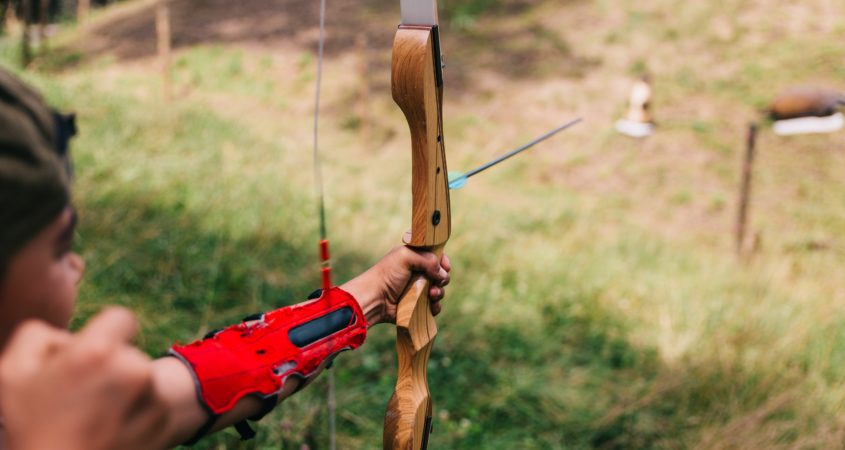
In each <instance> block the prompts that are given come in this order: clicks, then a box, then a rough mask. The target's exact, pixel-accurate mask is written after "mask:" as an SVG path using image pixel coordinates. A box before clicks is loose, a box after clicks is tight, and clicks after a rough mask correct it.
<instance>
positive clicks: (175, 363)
mask: <svg viewBox="0 0 845 450" xmlns="http://www.w3.org/2000/svg"><path fill="white" fill-rule="evenodd" d="M153 380H154V383H155V389H156V391H157V393H158V394H159V395H160V396H161V397H162V398H163V399H164V401H165V402H166V403H167V405H168V407H169V408H170V416H169V419H168V422H167V425H166V426H165V429H164V430H163V433H164V434H165V435H167V436H169V439H168V443H169V445H170V446H177V445H179V444H183V443H185V442H187V441H188V440H189V439H191V438H193V437H194V435H195V434H196V433H197V430H199V429H200V428H201V427H202V426H203V425H205V423H206V422H207V421H208V412H206V410H205V409H204V408H203V407H202V406H201V405H200V400H199V397H198V396H197V389H196V384H195V382H194V379H193V375H192V374H191V372H190V371H189V370H188V368H187V367H186V366H185V365H184V364H183V363H182V362H181V361H179V360H178V359H176V358H171V357H165V358H160V359H158V360H156V361H154V362H153ZM298 386H299V381H298V380H291V382H290V383H286V384H285V390H284V391H283V392H281V393H280V395H279V402H281V401H282V400H284V399H285V398H287V397H289V396H290V395H291V394H293V392H294V391H295V390H296V388H297V387H298ZM261 408H262V403H261V401H259V400H258V399H256V398H254V397H246V398H244V399H242V400H241V401H239V402H238V403H237V405H236V406H235V407H234V408H233V409H232V410H231V411H229V412H227V413H226V414H224V415H222V416H220V417H219V418H218V419H217V421H216V422H215V424H214V426H213V427H212V429H211V432H215V431H218V430H221V429H223V428H226V427H230V426H232V425H234V424H235V423H238V422H240V421H242V420H245V419H247V418H249V417H253V416H255V415H256V414H258V413H259V412H261Z"/></svg>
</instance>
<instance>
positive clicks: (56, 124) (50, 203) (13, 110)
mask: <svg viewBox="0 0 845 450" xmlns="http://www.w3.org/2000/svg"><path fill="white" fill-rule="evenodd" d="M75 131H76V128H75V123H74V122H73V119H72V118H69V117H67V116H63V115H60V114H57V113H55V112H54V111H52V110H51V109H50V108H49V107H48V106H47V105H46V103H45V102H44V100H43V99H42V98H41V96H40V95H39V94H38V93H37V92H36V91H35V90H34V89H32V88H30V87H29V86H27V85H26V84H25V83H23V82H22V81H20V80H19V79H18V78H16V77H15V76H13V75H12V74H10V73H9V72H7V71H5V70H2V69H0V279H2V276H4V275H5V270H6V269H7V268H8V267H7V266H8V264H9V261H10V260H11V258H12V257H13V256H14V255H15V253H17V251H18V250H20V248H21V247H23V246H24V245H25V244H26V243H27V242H29V241H30V240H31V239H32V238H33V237H34V236H35V235H36V234H37V233H38V232H40V231H41V230H42V229H43V228H44V227H45V226H47V225H48V224H49V223H50V222H52V221H53V220H55V218H56V217H57V216H58V215H59V214H60V213H61V212H62V210H63V209H64V208H65V207H67V206H68V205H69V204H70V197H71V196H70V164H69V159H68V152H67V143H68V140H69V139H70V137H71V136H73V134H75Z"/></svg>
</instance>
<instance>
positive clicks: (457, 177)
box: [449, 172, 468, 189]
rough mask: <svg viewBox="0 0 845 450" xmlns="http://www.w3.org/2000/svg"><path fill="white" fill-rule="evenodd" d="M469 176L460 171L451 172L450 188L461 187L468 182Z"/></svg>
mask: <svg viewBox="0 0 845 450" xmlns="http://www.w3.org/2000/svg"><path fill="white" fill-rule="evenodd" d="M467 179H468V177H467V176H466V175H464V174H462V173H460V172H449V189H460V188H462V187H464V186H466V184H467Z"/></svg>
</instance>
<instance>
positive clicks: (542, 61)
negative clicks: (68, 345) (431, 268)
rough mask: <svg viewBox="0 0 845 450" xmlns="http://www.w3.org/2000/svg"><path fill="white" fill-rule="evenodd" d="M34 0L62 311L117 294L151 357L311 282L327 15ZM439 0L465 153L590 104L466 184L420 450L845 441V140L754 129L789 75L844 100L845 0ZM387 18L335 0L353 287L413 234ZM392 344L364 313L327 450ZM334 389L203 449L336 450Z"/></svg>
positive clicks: (354, 441)
mask: <svg viewBox="0 0 845 450" xmlns="http://www.w3.org/2000/svg"><path fill="white" fill-rule="evenodd" d="M31 1H32V2H35V3H38V4H37V5H35V4H32V3H30V2H31ZM24 2H25V3H24V4H22V5H20V4H16V3H12V4H11V5H7V6H8V7H7V8H5V10H4V13H5V20H4V21H3V23H4V25H3V27H4V34H3V37H2V40H0V64H2V66H3V67H4V68H7V69H9V70H12V71H14V72H16V73H18V74H20V75H21V76H22V77H24V78H25V79H26V80H27V81H29V82H30V83H32V84H34V85H35V86H37V87H38V88H39V89H40V90H42V92H44V93H45V95H46V96H47V98H48V99H49V101H50V102H51V103H52V104H54V105H56V106H58V107H60V108H61V109H63V110H67V111H75V112H76V113H77V115H78V123H79V129H80V133H79V137H78V138H77V139H76V140H75V142H74V144H73V150H72V152H73V153H72V154H73V155H74V160H75V164H76V185H75V192H74V195H75V202H76V205H77V206H78V208H79V210H80V215H81V227H80V229H79V236H78V245H79V249H80V251H81V252H82V253H83V255H84V256H85V258H86V260H87V262H88V273H87V277H86V281H85V283H84V286H83V288H82V292H81V295H80V301H79V306H78V315H77V322H76V323H77V326H78V325H79V324H81V323H83V322H84V321H85V320H86V319H87V318H88V317H90V316H91V314H93V313H94V312H96V311H97V310H98V309H99V308H101V307H102V305H105V304H121V305H126V306H128V307H130V308H132V309H133V310H134V311H136V312H137V313H138V315H139V318H140V320H141V322H142V325H143V334H142V341H141V345H142V347H143V348H144V349H146V350H147V351H148V352H149V353H150V354H151V355H160V354H162V353H163V352H164V351H165V350H166V349H167V348H168V347H169V346H170V344H171V343H172V342H174V341H181V342H186V341H190V340H193V339H195V338H197V337H199V336H201V335H202V334H203V333H205V332H206V331H208V330H211V329H214V328H218V327H221V326H223V325H226V324H229V323H233V322H236V321H239V320H240V319H241V318H242V317H243V316H245V315H247V314H249V313H252V312H255V311H260V310H267V309H271V308H276V307H279V306H283V305H287V304H292V303H295V302H298V301H300V300H301V299H303V298H304V297H305V296H306V295H307V294H308V293H309V292H310V291H312V290H313V289H314V288H316V287H317V286H318V285H319V270H318V267H319V266H318V262H317V226H318V224H317V213H316V211H317V203H316V200H315V195H314V188H313V179H312V161H311V158H312V155H311V146H312V141H311V133H312V126H313V125H312V120H313V119H312V114H313V110H314V89H315V82H316V62H317V58H316V50H317V41H318V35H319V29H318V24H319V2H317V1H315V0H263V1H258V0H239V1H237V2H232V1H222V0H172V1H170V2H168V3H160V2H159V1H158V0H126V1H119V2H107V3H108V4H100V3H98V2H93V3H92V4H88V3H87V2H86V0H80V2H86V3H85V4H78V3H77V2H75V1H69V0H51V1H48V2H44V3H40V2H39V1H36V0H24ZM102 3H106V2H102ZM439 3H440V5H439V6H440V14H441V25H442V47H443V52H444V54H445V60H446V63H447V68H446V72H445V105H444V120H445V123H444V126H445V137H446V148H447V154H448V161H449V168H450V169H451V170H467V169H470V168H472V167H475V166H477V165H479V164H481V163H483V162H485V161H487V160H489V159H491V158H492V157H494V156H498V155H500V154H502V153H504V152H505V151H507V150H509V149H511V148H513V147H516V146H517V145H520V144H522V143H524V142H526V141H528V140H530V139H531V138H532V137H534V136H536V135H539V134H541V133H543V132H545V131H547V130H548V129H551V128H553V127H555V126H557V125H560V124H562V123H564V122H566V121H568V120H570V119H573V118H575V117H584V122H583V123H582V124H579V125H577V126H576V127H574V128H572V129H571V130H567V131H566V132H564V133H563V134H561V135H559V136H557V137H555V138H554V139H553V140H551V141H549V142H547V143H544V144H541V146H538V147H537V148H536V149H534V150H531V151H530V152H528V153H525V154H523V155H520V156H518V157H517V158H515V159H513V160H510V161H508V162H507V163H505V164H503V165H500V166H497V167H496V168H495V169H491V170H489V171H487V172H484V173H483V174H480V175H479V176H477V177H475V178H473V179H472V182H471V183H470V184H469V185H468V186H467V187H466V188H464V189H462V190H460V191H455V192H453V193H452V211H453V226H452V229H453V233H452V238H451V240H450V243H449V246H448V248H447V253H448V254H449V255H450V256H451V258H452V261H453V264H454V272H453V282H452V284H451V286H450V287H449V290H448V297H447V298H448V300H447V303H446V305H445V310H444V312H443V314H442V315H441V316H440V317H439V321H438V322H439V325H440V334H439V336H438V340H437V343H436V345H435V347H434V352H433V355H432V357H431V361H430V365H429V384H430V387H431V391H432V395H433V400H434V433H433V434H432V436H431V443H430V448H433V449H470V448H473V449H475V448H483V449H514V448H543V449H546V448H548V449H563V448H566V449H581V448H599V449H623V448H624V449H638V448H642V449H645V448H667V449H680V448H698V449H722V448H731V449H735V448H743V449H764V448H765V449H770V448H783V449H815V448H841V447H842V446H843V443H845V408H844V407H843V406H845V267H843V263H845V180H843V174H845V134H843V132H836V133H830V134H817V135H802V136H790V137H782V136H776V135H774V134H773V133H772V132H771V130H770V128H769V127H768V123H767V122H766V121H765V120H761V118H762V117H763V115H764V112H765V109H766V108H767V107H768V105H769V103H770V102H771V100H772V99H773V98H774V97H775V95H776V94H777V93H778V92H779V91H780V90H781V89H783V88H784V87H786V86H790V85H795V84H812V85H819V86H825V87H828V88H832V89H839V90H845V44H843V43H845V3H843V2H841V1H837V0H810V1H804V2H783V1H778V0H723V1H717V2H680V1H670V0H639V1H628V0H624V1H623V0H595V1H588V0H441V1H440V2H439ZM33 7H34V8H35V10H34V11H30V10H28V8H33ZM27 11H29V13H27ZM157 17H158V19H159V32H158V33H157V31H156V28H157V27H156V21H157ZM27 19H28V20H27ZM27 22H29V24H28V25H27ZM398 23H399V2H398V1H395V0H393V1H387V0H359V1H352V0H330V1H329V2H328V9H327V24H326V33H327V34H326V41H325V44H326V57H325V61H324V73H323V94H322V95H323V101H322V111H321V126H320V140H321V150H320V152H321V157H322V160H323V170H324V178H325V180H324V182H325V189H326V202H327V208H328V209H327V216H328V228H329V236H330V238H331V240H332V243H333V253H334V260H333V261H334V267H335V278H336V281H337V282H342V281H345V280H346V279H348V278H350V277H352V276H354V275H355V274H357V273H359V272H360V271H362V270H364V269H365V268H367V267H368V266H369V265H371V264H373V263H374V262H376V261H377V260H378V259H379V258H380V257H381V256H382V255H383V254H384V253H385V252H387V251H388V250H389V249H390V248H391V247H393V246H395V245H397V244H399V243H400V238H401V234H402V232H403V231H405V230H406V229H407V228H408V227H409V223H410V189H409V188H410V146H409V144H410V139H409V136H408V131H407V124H406V123H405V121H404V117H403V116H402V114H401V113H400V111H399V110H398V108H397V107H396V106H395V105H394V104H393V102H392V100H391V98H390V80H389V77H390V70H389V67H390V49H391V43H392V38H393V34H394V32H395V29H396V25H397V24H398ZM162 24H168V25H169V37H168V38H166V39H165V40H164V41H161V40H160V38H162V37H165V36H167V34H168V33H167V32H166V31H167V28H168V27H164V28H162V26H161V25H162ZM164 42H170V44H171V45H170V47H168V46H167V45H163V43H164ZM643 74H648V75H650V78H651V83H652V89H653V97H652V99H651V114H652V116H653V118H654V122H655V123H656V127H655V129H654V134H653V135H651V136H649V137H647V138H644V139H634V138H631V137H627V136H623V135H620V134H619V133H617V132H616V131H615V129H614V122H615V121H616V120H617V119H618V118H620V117H622V116H623V115H624V114H625V111H626V109H627V101H628V95H629V90H630V88H631V86H632V85H633V83H634V81H635V80H637V79H638V78H639V77H640V76H641V75H643ZM752 121H760V123H761V128H760V132H759V136H758V141H757V152H756V155H755V166H754V169H753V178H752V182H751V190H750V193H751V195H750V198H749V202H748V205H749V206H748V215H747V224H746V226H745V228H746V232H745V237H744V238H743V241H742V242H741V249H742V251H741V255H740V256H738V254H737V250H736V236H735V227H736V222H737V210H738V204H739V202H740V200H739V199H738V194H739V192H740V185H741V165H742V162H743V158H744V155H745V151H746V148H745V139H746V132H747V127H748V124H749V123H750V122H752ZM393 335H394V333H393V330H392V329H391V327H388V326H383V327H378V328H375V329H373V330H372V331H371V334H370V338H369V340H368V343H367V345H366V346H365V347H364V348H362V349H361V350H359V351H356V352H354V353H349V354H345V355H343V356H342V357H341V358H340V359H339V360H338V363H337V364H335V369H333V370H335V371H336V372H335V375H336V377H337V402H338V416H337V420H338V435H337V439H338V447H339V448H342V449H359V448H360V449H369V448H380V446H381V430H382V420H383V414H384V408H385V405H386V403H387V400H388V398H389V396H390V393H391V392H392V389H393V383H394V380H395V352H394V349H393V345H394V340H393ZM325 391H326V383H325V380H318V381H317V382H315V383H314V384H313V385H312V386H311V387H309V388H308V389H306V390H305V391H303V392H301V393H299V394H297V395H296V396H295V397H294V398H292V399H290V400H289V401H287V402H285V403H284V404H282V405H281V406H280V407H279V408H277V411H276V412H274V413H273V414H272V415H270V416H268V417H266V418H265V419H264V420H263V421H262V422H261V423H260V425H259V427H260V429H259V435H258V438H257V439H255V440H253V441H248V442H239V441H238V439H237V436H236V434H235V433H234V431H226V432H224V433H221V434H220V435H218V436H214V437H210V438H207V439H205V440H204V441H202V442H201V443H200V444H199V445H198V446H197V447H196V448H207V449H270V448H273V449H299V450H305V449H323V448H328V442H329V436H328V425H327V422H328V418H327V412H326V407H325V395H326V394H325Z"/></svg>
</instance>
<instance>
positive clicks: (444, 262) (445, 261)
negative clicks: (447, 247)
mask: <svg viewBox="0 0 845 450" xmlns="http://www.w3.org/2000/svg"><path fill="white" fill-rule="evenodd" d="M440 266H441V267H443V268H444V269H446V272H451V271H452V260H450V259H449V256H448V255H446V254H445V253H444V254H443V256H441V257H440Z"/></svg>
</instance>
